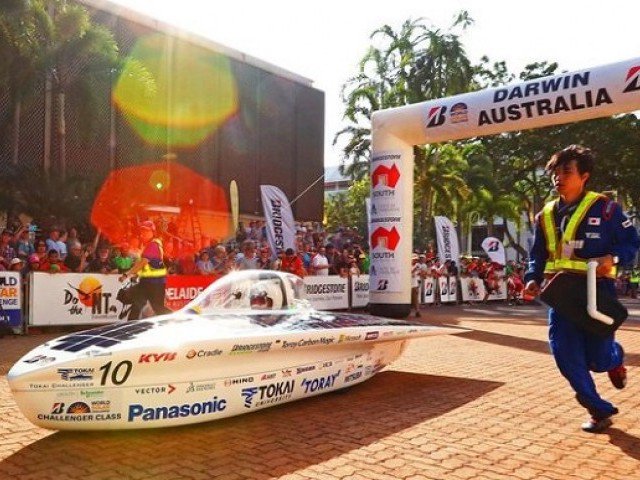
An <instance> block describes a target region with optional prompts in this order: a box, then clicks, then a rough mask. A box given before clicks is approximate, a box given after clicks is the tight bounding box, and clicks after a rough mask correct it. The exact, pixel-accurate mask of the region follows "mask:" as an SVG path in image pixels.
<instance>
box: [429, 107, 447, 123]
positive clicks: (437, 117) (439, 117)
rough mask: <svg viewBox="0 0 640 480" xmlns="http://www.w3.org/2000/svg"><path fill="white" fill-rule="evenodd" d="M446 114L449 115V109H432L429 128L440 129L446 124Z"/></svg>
mask: <svg viewBox="0 0 640 480" xmlns="http://www.w3.org/2000/svg"><path fill="white" fill-rule="evenodd" d="M445 113H447V107H431V109H430V110H429V115H428V117H427V128H434V127H439V126H441V125H442V124H444V122H445V120H446V118H445V116H444V114H445Z"/></svg>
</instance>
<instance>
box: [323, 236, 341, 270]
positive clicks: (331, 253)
mask: <svg viewBox="0 0 640 480" xmlns="http://www.w3.org/2000/svg"><path fill="white" fill-rule="evenodd" d="M325 249H326V252H327V260H328V261H329V275H338V269H337V268H336V264H337V263H338V257H339V255H338V253H337V252H336V249H335V247H334V246H333V244H332V243H327V245H326V246H325Z"/></svg>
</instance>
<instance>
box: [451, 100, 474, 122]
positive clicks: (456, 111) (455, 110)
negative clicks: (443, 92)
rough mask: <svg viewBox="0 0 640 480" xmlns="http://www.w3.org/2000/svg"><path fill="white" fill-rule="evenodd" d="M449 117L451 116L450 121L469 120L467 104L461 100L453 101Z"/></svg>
mask: <svg viewBox="0 0 640 480" xmlns="http://www.w3.org/2000/svg"><path fill="white" fill-rule="evenodd" d="M449 117H450V118H451V123H466V122H467V121H468V120H469V115H468V109H467V104H466V103H463V102H459V103H454V104H453V105H452V106H451V113H450V114H449Z"/></svg>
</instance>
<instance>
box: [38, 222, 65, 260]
mask: <svg viewBox="0 0 640 480" xmlns="http://www.w3.org/2000/svg"><path fill="white" fill-rule="evenodd" d="M46 244H47V252H49V251H50V250H56V251H57V252H58V254H59V255H60V257H61V258H62V259H64V258H63V257H62V256H63V254H64V255H66V253H67V246H66V245H65V244H64V243H63V242H62V241H60V228H58V227H51V230H50V231H49V238H47V240H46ZM41 259H42V258H41Z"/></svg>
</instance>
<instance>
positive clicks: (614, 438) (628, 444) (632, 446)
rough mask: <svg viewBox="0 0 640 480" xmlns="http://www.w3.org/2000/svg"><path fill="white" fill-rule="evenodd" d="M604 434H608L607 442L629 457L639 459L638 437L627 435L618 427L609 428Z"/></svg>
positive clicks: (639, 439)
mask: <svg viewBox="0 0 640 480" xmlns="http://www.w3.org/2000/svg"><path fill="white" fill-rule="evenodd" d="M605 434H607V435H609V443H611V444H612V445H615V446H616V447H618V448H619V449H620V450H622V451H623V452H624V453H626V454H627V455H628V456H630V457H631V458H634V459H636V460H640V438H638V437H634V436H633V435H629V434H628V433H627V432H623V431H622V430H620V429H618V428H609V429H608V430H607V431H606V432H605Z"/></svg>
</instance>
